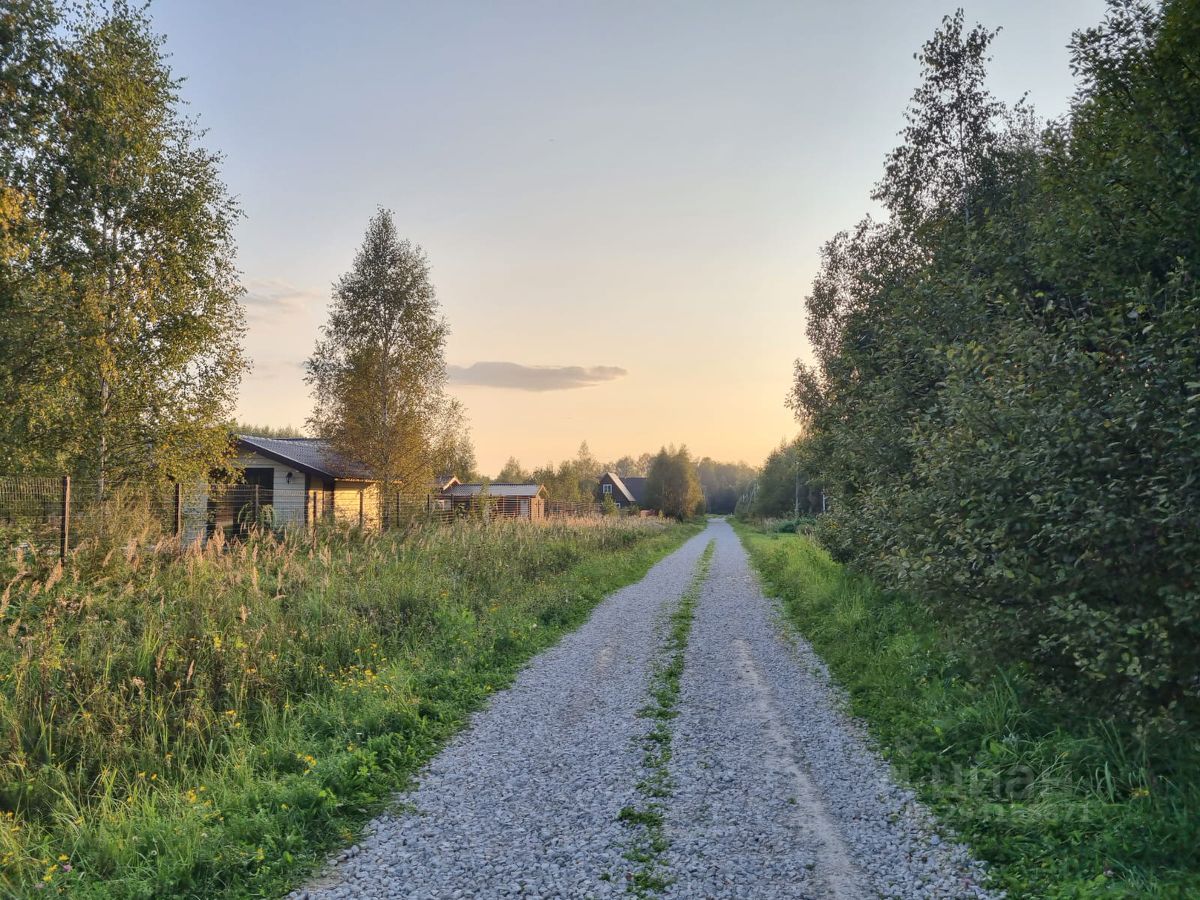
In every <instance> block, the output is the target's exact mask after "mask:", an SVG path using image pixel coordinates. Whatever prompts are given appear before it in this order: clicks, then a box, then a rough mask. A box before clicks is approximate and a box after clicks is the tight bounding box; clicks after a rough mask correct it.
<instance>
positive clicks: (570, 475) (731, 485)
mask: <svg viewBox="0 0 1200 900" xmlns="http://www.w3.org/2000/svg"><path fill="white" fill-rule="evenodd" d="M664 452H665V453H667V454H668V455H669V456H678V455H679V454H682V455H683V456H682V459H686V464H685V467H690V468H691V469H692V470H693V471H694V473H695V477H696V479H697V482H698V485H699V488H700V490H701V491H702V492H703V496H704V499H705V501H706V508H707V511H708V512H710V513H718V514H724V513H732V512H733V511H734V508H735V507H736V505H737V502H738V499H739V498H740V497H741V496H742V495H743V494H745V492H746V491H747V489H748V488H749V486H750V485H751V484H752V483H753V482H754V479H755V477H756V476H757V474H758V470H757V469H755V468H754V467H753V466H749V465H747V464H746V463H744V462H736V463H725V462H717V461H716V460H714V459H712V458H711V457H708V456H705V457H702V458H701V459H699V460H693V459H692V457H691V454H690V453H689V452H688V450H687V448H686V447H680V448H679V449H678V450H676V449H675V448H673V447H672V448H670V449H669V450H668V449H664V450H660V451H659V453H658V454H654V453H643V454H642V455H641V456H629V455H626V456H622V457H620V458H619V459H615V460H611V461H609V462H603V461H601V460H600V459H598V458H597V457H596V456H594V455H593V454H592V451H591V450H590V449H589V448H588V445H587V441H584V442H583V443H582V444H581V445H580V446H579V452H578V453H577V454H576V455H575V457H574V458H572V459H565V460H563V461H562V462H561V463H559V464H558V465H557V466H556V465H555V464H554V463H552V462H551V463H547V464H546V465H544V466H539V467H538V468H536V469H532V470H530V469H526V468H525V467H524V466H522V465H521V462H520V460H518V459H516V458H515V457H509V460H508V462H507V463H505V464H504V468H502V469H501V470H500V472H499V473H498V474H497V475H496V477H495V478H494V479H493V480H494V481H506V482H517V483H521V482H537V483H538V484H544V485H545V486H546V489H547V491H548V492H549V494H550V496H551V497H552V498H553V499H555V500H571V501H576V502H587V501H591V500H598V499H599V497H598V496H597V490H598V481H599V478H600V476H601V475H603V474H604V473H605V472H615V473H616V474H618V475H635V476H649V475H650V474H651V471H652V469H653V466H654V461H655V459H656V458H657V457H658V456H661V455H662V453H664ZM681 464H682V463H681Z"/></svg>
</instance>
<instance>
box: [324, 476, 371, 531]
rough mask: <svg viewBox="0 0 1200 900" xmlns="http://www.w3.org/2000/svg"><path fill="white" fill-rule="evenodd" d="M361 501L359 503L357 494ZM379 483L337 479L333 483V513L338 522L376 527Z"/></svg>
mask: <svg viewBox="0 0 1200 900" xmlns="http://www.w3.org/2000/svg"><path fill="white" fill-rule="evenodd" d="M360 495H361V497H362V501H361V505H360V501H359V496H360ZM379 497H380V494H379V485H378V484H376V483H374V482H371V481H349V480H343V479H338V480H337V481H335V482H334V483H333V515H334V518H335V519H337V520H338V521H339V522H344V523H346V524H348V525H357V524H359V521H360V515H359V513H360V510H361V521H362V525H363V527H364V528H371V529H377V528H379V526H380V521H379V513H380V508H379Z"/></svg>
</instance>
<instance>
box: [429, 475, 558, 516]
mask: <svg viewBox="0 0 1200 900" xmlns="http://www.w3.org/2000/svg"><path fill="white" fill-rule="evenodd" d="M547 496H548V495H547V493H546V487H545V485H541V484H512V483H507V482H496V483H493V484H480V483H475V484H453V485H450V486H449V487H448V488H447V489H446V490H444V491H443V492H442V493H441V494H440V495H439V499H441V500H444V501H448V503H449V508H450V509H452V510H454V511H455V512H456V513H460V514H463V515H465V514H467V513H468V512H472V511H475V510H483V511H484V513H485V514H486V515H489V516H498V517H501V518H506V519H543V518H545V516H546V498H547ZM485 499H486V503H485V502H484V501H485Z"/></svg>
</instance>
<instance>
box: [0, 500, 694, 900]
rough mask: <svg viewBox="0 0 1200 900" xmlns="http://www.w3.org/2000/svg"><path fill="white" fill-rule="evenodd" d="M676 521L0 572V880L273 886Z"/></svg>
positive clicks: (497, 527)
mask: <svg viewBox="0 0 1200 900" xmlns="http://www.w3.org/2000/svg"><path fill="white" fill-rule="evenodd" d="M691 533H694V529H687V528H680V527H666V526H662V525H659V524H657V523H650V522H646V521H637V520H619V521H611V520H604V521H591V522H588V523H586V524H581V523H575V524H570V525H560V524H544V525H538V524H530V523H493V524H491V525H489V526H486V527H484V526H482V525H478V524H471V523H461V524H459V525H458V526H456V527H453V528H445V529H438V530H431V531H422V532H417V533H412V534H408V535H405V536H399V535H394V534H384V535H376V534H363V533H359V532H346V531H328V532H323V533H319V534H316V535H312V534H303V533H293V534H287V535H285V536H284V537H283V538H281V539H280V538H276V537H273V536H270V535H260V536H255V537H252V538H251V539H250V540H248V541H247V542H245V543H242V544H238V545H233V546H225V547H222V546H220V545H219V544H216V543H214V544H213V545H210V546H209V547H208V548H206V549H204V550H199V549H194V550H193V551H191V552H188V553H186V554H183V555H182V556H179V555H173V554H167V553H161V552H149V551H148V549H147V548H145V547H143V546H141V545H139V544H138V543H137V542H131V543H129V544H127V545H126V546H124V547H122V548H120V549H110V550H107V551H106V552H105V553H104V554H103V555H102V556H101V555H97V554H95V553H93V554H92V555H91V556H89V555H88V554H89V551H87V550H82V551H79V553H78V554H77V556H76V558H75V559H73V560H71V561H70V562H69V563H68V565H67V566H66V567H65V569H64V568H62V567H59V566H57V565H56V566H54V567H53V568H49V569H47V568H44V567H43V568H38V567H37V566H35V565H33V564H32V563H30V562H29V561H27V560H18V561H17V562H16V565H15V568H14V569H12V570H11V571H9V572H8V573H7V576H6V579H5V581H6V583H5V584H4V585H3V586H0V591H2V593H0V895H4V896H9V895H16V896H25V895H28V896H47V895H58V894H61V895H69V896H76V897H118V898H119V897H164V896H171V897H187V896H201V895H204V896H213V895H218V896H221V895H226V896H245V895H264V894H267V895H269V894H271V893H272V892H279V891H281V890H282V889H283V888H284V887H286V886H288V885H290V884H293V883H294V882H295V880H296V879H297V878H298V877H300V875H301V874H302V873H303V872H304V871H305V870H306V868H307V867H310V866H311V865H312V864H313V863H314V862H315V861H317V860H319V859H320V858H322V855H323V852H324V851H325V850H326V849H327V848H329V847H330V846H331V845H333V844H335V843H336V842H338V841H344V840H349V839H351V838H352V837H353V834H354V832H355V829H356V828H357V827H358V826H359V825H360V824H361V823H362V821H363V820H364V818H365V817H366V816H367V815H368V814H369V813H370V812H371V811H373V810H376V809H378V808H379V806H380V804H381V802H382V801H384V800H385V799H386V798H387V797H388V796H389V795H390V794H391V793H392V792H393V791H394V790H395V789H397V788H399V787H401V786H402V785H403V784H404V783H405V780H406V779H407V778H408V777H409V776H410V775H411V774H412V773H413V772H414V771H415V769H416V768H417V767H418V766H419V765H420V764H421V763H422V762H424V761H425V760H426V759H428V758H429V756H430V755H431V754H432V753H433V752H434V750H435V749H436V747H437V746H438V745H439V743H440V742H441V741H442V740H443V739H444V738H445V737H446V736H447V735H448V734H450V733H451V732H452V731H453V730H454V729H455V728H456V727H458V726H459V725H461V724H462V722H463V721H464V719H465V716H466V715H467V714H468V713H469V711H470V710H472V709H473V708H475V707H477V706H478V704H479V703H481V702H482V701H483V700H485V699H486V697H487V696H488V694H489V693H490V692H492V691H494V690H496V689H498V688H500V687H502V686H504V685H505V684H506V683H507V682H508V680H509V679H510V678H511V677H512V675H513V674H514V673H515V671H516V670H517V669H518V668H519V667H520V665H521V664H522V663H523V662H524V661H525V660H526V659H528V657H529V656H530V655H532V654H533V653H535V652H537V651H538V650H539V649H541V648H543V647H545V646H546V645H548V644H549V643H550V642H552V641H553V640H554V639H555V638H556V637H557V636H558V635H559V634H561V633H562V631H563V630H564V629H566V628H569V627H571V626H572V625H574V624H576V623H578V622H579V621H580V620H581V619H582V617H584V616H585V615H586V614H587V612H588V610H590V608H591V607H592V606H593V605H594V603H595V602H596V601H598V600H599V599H600V598H601V597H602V596H603V595H604V594H605V593H607V592H608V591H610V590H612V589H614V588H616V587H618V586H620V585H621V584H623V583H627V582H629V581H631V580H634V579H636V578H638V577H640V575H641V574H642V573H643V572H644V571H645V570H646V569H647V568H648V567H649V565H650V564H651V563H652V562H653V561H654V560H655V559H657V558H658V557H660V556H661V555H662V554H663V553H665V552H666V551H667V550H669V549H670V548H672V547H674V546H676V545H677V544H678V543H679V542H680V541H681V540H682V539H683V538H684V537H686V536H687V535H688V534H691Z"/></svg>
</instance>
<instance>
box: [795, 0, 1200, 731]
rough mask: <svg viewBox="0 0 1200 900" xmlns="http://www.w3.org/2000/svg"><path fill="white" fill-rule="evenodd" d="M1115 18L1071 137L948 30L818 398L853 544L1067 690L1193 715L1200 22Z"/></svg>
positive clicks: (1092, 57)
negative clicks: (1045, 121) (1009, 103)
mask: <svg viewBox="0 0 1200 900" xmlns="http://www.w3.org/2000/svg"><path fill="white" fill-rule="evenodd" d="M1110 7H1111V8H1110V15H1109V17H1108V18H1107V19H1106V21H1105V22H1104V23H1103V24H1102V25H1100V26H1099V27H1097V28H1095V29H1091V30H1088V31H1085V32H1081V33H1079V34H1077V35H1076V36H1075V38H1074V40H1073V43H1072V52H1073V59H1074V65H1075V67H1076V70H1077V71H1078V73H1079V75H1080V79H1081V86H1080V91H1079V95H1078V96H1077V98H1076V102H1075V103H1074V105H1073V107H1072V111H1071V113H1070V115H1069V116H1068V118H1067V119H1066V120H1064V121H1063V122H1059V123H1052V124H1051V125H1049V126H1047V127H1045V128H1039V127H1037V126H1036V125H1035V123H1034V120H1033V118H1032V115H1031V114H1030V113H1029V111H1028V110H1025V109H1023V108H1021V107H1018V108H1016V109H1014V110H1004V109H1003V108H1002V107H1001V106H1000V105H999V104H998V103H996V102H995V101H994V100H993V99H992V98H991V97H990V96H989V95H988V94H987V91H986V88H985V86H984V75H985V71H984V70H985V61H986V53H987V48H988V46H989V44H990V42H991V39H992V37H993V36H994V35H993V34H992V33H989V32H986V31H984V30H983V29H978V28H977V29H975V30H970V31H969V30H966V29H965V28H964V24H963V20H962V16H961V13H960V14H959V15H958V16H956V17H953V18H950V19H947V20H946V23H945V24H944V26H943V28H942V29H941V31H939V33H938V34H937V35H936V36H935V37H934V39H933V40H932V41H930V42H929V43H928V44H927V45H926V47H925V49H924V51H923V53H922V54H921V59H922V61H923V63H924V66H925V80H924V82H923V84H922V85H921V87H920V88H919V89H918V91H917V93H916V94H915V96H914V102H913V106H912V108H911V109H910V111H909V117H908V122H909V124H908V127H907V128H906V130H905V142H904V144H903V145H902V146H901V147H900V148H898V149H897V150H896V151H895V152H894V153H893V154H892V156H891V157H890V159H889V163H888V168H887V173H886V175H885V177H884V179H883V181H881V182H880V185H879V187H878V188H877V191H876V197H877V199H879V200H881V201H882V202H883V203H884V204H885V206H886V207H887V208H888V211H889V213H890V217H889V218H888V220H887V221H885V222H883V223H879V224H877V223H873V222H869V221H868V222H864V223H863V224H862V225H860V226H859V227H858V228H857V229H856V230H854V231H853V232H850V233H845V234H842V235H839V236H838V237H836V238H835V239H834V240H833V241H831V242H830V243H829V244H828V245H827V247H826V249H825V254H824V262H823V268H822V271H821V273H820V275H819V276H818V278H817V280H816V283H815V284H814V287H813V291H812V294H811V296H810V298H809V300H808V309H809V322H810V329H809V334H810V337H811V338H812V341H813V344H814V347H815V349H816V355H817V359H818V366H817V368H816V369H807V368H805V367H804V366H800V367H799V368H798V370H797V381H796V386H795V392H794V396H793V403H794V405H795V407H796V409H797V411H798V412H799V413H800V414H801V415H802V416H803V417H804V418H805V419H806V420H807V421H808V422H809V424H810V425H811V434H812V437H811V439H810V440H808V441H806V443H805V446H804V451H803V452H804V465H805V467H806V469H807V471H808V472H809V474H810V475H812V476H813V477H814V478H815V479H816V480H817V481H818V482H820V483H821V484H823V485H824V486H825V487H826V489H827V490H828V491H829V492H830V494H831V495H832V504H831V510H832V512H831V513H830V515H828V516H827V517H823V519H822V522H821V525H820V534H821V537H822V540H823V541H824V542H825V543H826V545H827V546H828V547H829V549H830V550H831V552H832V553H833V554H834V556H835V558H837V559H839V560H852V561H854V562H855V563H856V564H857V565H859V566H861V567H862V568H863V569H864V570H865V571H868V572H870V573H872V574H873V575H874V576H875V577H876V578H878V579H880V580H881V581H882V582H883V583H885V584H887V585H893V586H898V587H902V588H905V589H906V590H908V591H910V593H911V594H912V595H913V596H915V597H919V598H921V600H922V601H923V602H927V603H928V604H929V605H930V606H931V608H932V609H934V610H935V611H936V612H937V613H938V614H939V615H940V616H943V617H945V618H946V619H948V620H949V619H954V620H962V621H963V622H964V623H965V624H966V626H967V627H966V628H964V630H963V640H964V648H965V650H966V651H969V652H972V653H975V654H979V655H981V656H984V657H987V658H990V659H992V660H993V661H996V662H1000V663H1003V662H1006V661H1009V660H1021V661H1024V662H1026V663H1028V664H1030V665H1031V666H1032V667H1033V670H1034V671H1035V672H1036V673H1037V682H1038V683H1039V684H1042V685H1045V686H1046V688H1047V689H1048V690H1050V691H1054V692H1065V693H1067V694H1071V695H1076V696H1087V697H1090V698H1091V702H1092V703H1094V704H1095V705H1097V706H1106V707H1107V706H1109V705H1111V704H1114V703H1115V704H1118V705H1119V706H1120V708H1121V709H1122V710H1123V711H1124V712H1125V714H1126V715H1128V716H1131V717H1135V718H1137V719H1140V720H1142V721H1144V722H1147V723H1149V722H1157V723H1158V724H1159V725H1160V726H1162V727H1164V728H1168V729H1169V728H1170V727H1190V725H1189V723H1191V724H1194V719H1195V716H1196V714H1197V711H1198V710H1200V584H1198V582H1197V565H1198V563H1197V561H1198V560H1200V479H1198V478H1197V477H1196V472H1197V471H1200V418H1198V417H1200V375H1198V374H1197V373H1198V372H1200V293H1198V289H1197V277H1198V276H1200V240H1197V235H1198V234H1200V232H1198V231H1197V229H1196V222H1197V221H1200V192H1197V191H1196V190H1195V186H1196V185H1197V184H1200V154H1197V153H1195V152H1194V148H1196V147H1197V146H1200V81H1197V79H1196V77H1195V72H1197V71H1200V14H1198V13H1200V9H1198V8H1197V4H1196V2H1195V0H1168V2H1165V3H1163V4H1162V6H1161V8H1159V9H1152V8H1150V7H1148V6H1145V5H1143V4H1138V3H1133V2H1129V0H1114V2H1112V3H1111V4H1110ZM952 123H957V124H956V125H955V126H954V127H950V125H951V124H952Z"/></svg>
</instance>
